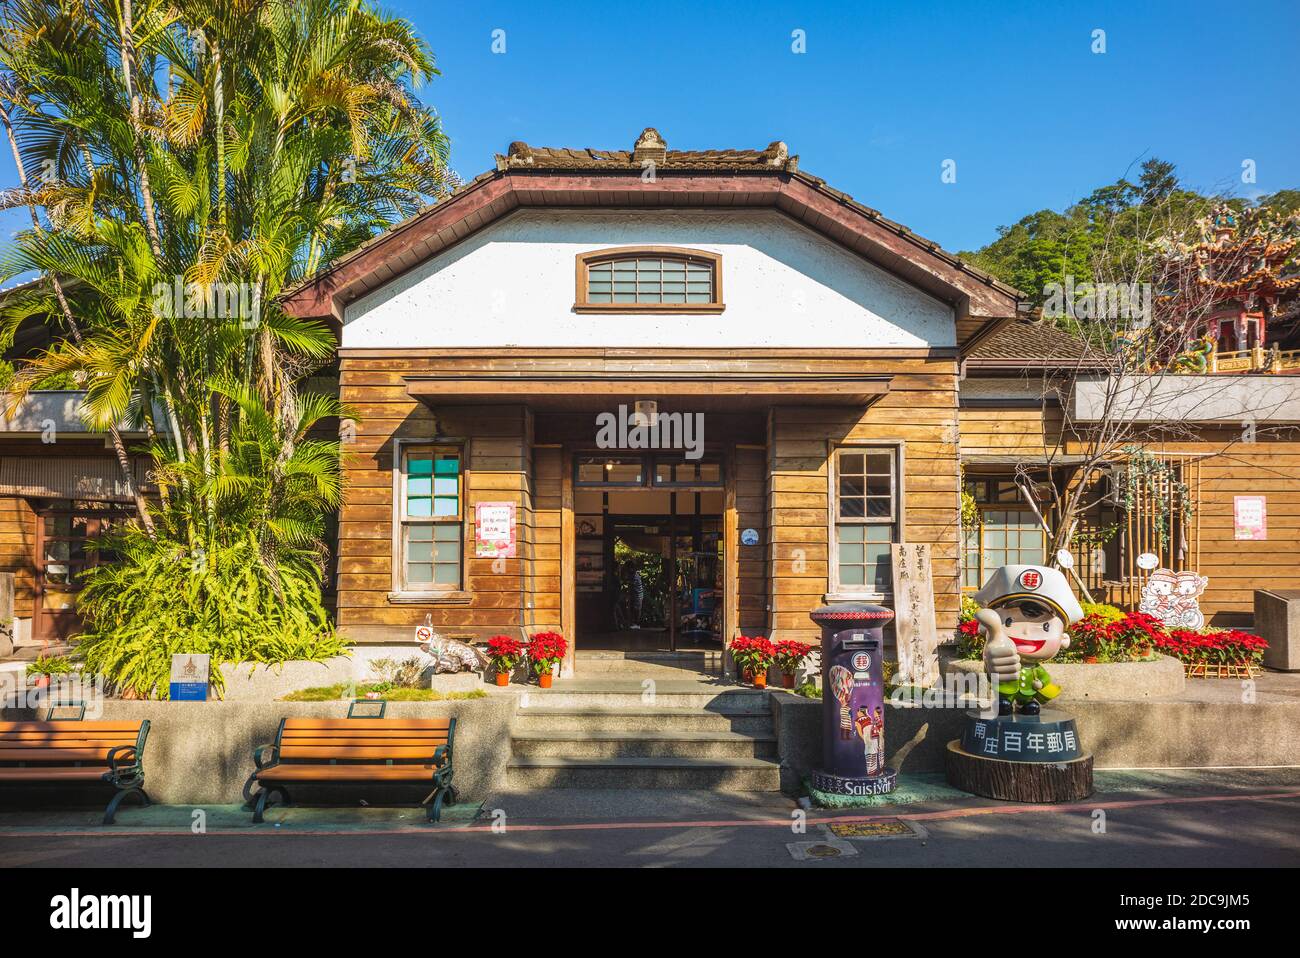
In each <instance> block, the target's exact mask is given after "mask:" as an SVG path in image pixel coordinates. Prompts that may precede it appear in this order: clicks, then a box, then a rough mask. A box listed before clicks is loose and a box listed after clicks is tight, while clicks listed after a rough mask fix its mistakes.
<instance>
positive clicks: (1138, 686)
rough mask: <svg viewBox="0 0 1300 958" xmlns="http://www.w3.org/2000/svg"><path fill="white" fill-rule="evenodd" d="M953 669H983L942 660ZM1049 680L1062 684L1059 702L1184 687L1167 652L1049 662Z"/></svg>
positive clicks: (1163, 693) (1152, 694)
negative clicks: (1132, 658)
mask: <svg viewBox="0 0 1300 958" xmlns="http://www.w3.org/2000/svg"><path fill="white" fill-rule="evenodd" d="M944 667H945V668H946V669H948V670H949V671H952V672H961V673H965V674H967V675H970V674H979V673H980V672H982V671H984V664H983V663H982V662H979V661H972V660H970V659H952V660H951V661H949V662H946V663H945V664H944ZM1047 671H1048V672H1050V673H1051V675H1052V681H1053V682H1055V683H1056V684H1058V685H1059V686H1061V695H1060V697H1059V698H1058V699H1056V701H1058V702H1076V701H1079V700H1081V699H1089V700H1093V701H1099V702H1107V701H1111V702H1115V701H1124V702H1133V701H1138V700H1141V699H1147V698H1165V697H1167V696H1172V695H1178V694H1179V693H1180V692H1182V691H1183V686H1184V685H1185V684H1186V678H1185V676H1184V675H1183V664H1182V663H1181V662H1179V661H1178V660H1177V659H1173V658H1170V657H1169V656H1167V655H1157V656H1156V658H1155V659H1154V660H1153V661H1151V662H1099V663H1097V664H1095V665H1086V664H1084V663H1082V662H1048V663H1047Z"/></svg>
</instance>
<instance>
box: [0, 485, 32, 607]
mask: <svg viewBox="0 0 1300 958" xmlns="http://www.w3.org/2000/svg"><path fill="white" fill-rule="evenodd" d="M35 548H36V513H34V512H33V511H32V507H31V506H30V505H29V504H28V502H27V500H26V499H17V498H11V497H6V498H3V499H0V572H12V573H13V574H14V617H15V618H17V619H30V618H31V617H32V609H33V605H34V602H35V597H36V592H35V588H36V566H35V564H34V561H33V559H34V557H33V550H34V549H35Z"/></svg>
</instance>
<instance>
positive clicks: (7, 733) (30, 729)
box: [0, 719, 149, 825]
mask: <svg viewBox="0 0 1300 958" xmlns="http://www.w3.org/2000/svg"><path fill="white" fill-rule="evenodd" d="M148 736H149V722H148V720H147V719H146V720H143V721H139V722H93V721H85V720H80V719H78V720H63V721H53V722H48V721H47V722H0V785H12V786H52V787H60V788H67V787H69V786H77V785H89V784H95V783H99V782H104V783H106V784H108V785H112V786H113V788H114V789H116V793H115V794H114V795H113V798H112V800H111V801H109V803H108V808H107V809H106V810H105V812H104V824H105V825H111V824H113V816H114V815H116V814H117V807H118V806H119V805H120V804H122V801H123V800H124V799H125V798H126V797H127V796H128V795H134V796H136V797H137V798H139V799H140V802H141V804H142V805H148V804H149V796H148V795H147V794H145V790H144V765H143V758H144V741H145V739H146V738H148Z"/></svg>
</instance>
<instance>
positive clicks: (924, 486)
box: [768, 359, 959, 640]
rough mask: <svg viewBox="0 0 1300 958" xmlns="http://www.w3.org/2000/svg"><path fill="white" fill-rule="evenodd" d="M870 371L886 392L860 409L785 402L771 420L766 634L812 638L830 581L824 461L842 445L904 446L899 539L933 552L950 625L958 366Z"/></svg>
mask: <svg viewBox="0 0 1300 958" xmlns="http://www.w3.org/2000/svg"><path fill="white" fill-rule="evenodd" d="M871 371H872V372H883V373H889V374H891V375H892V377H893V379H892V381H891V383H890V389H889V392H888V393H886V394H885V395H884V396H883V397H881V399H880V400H879V401H877V402H876V403H875V404H874V405H872V406H871V407H870V408H868V409H867V410H866V411H865V412H861V411H857V410H851V409H846V408H836V407H782V408H778V409H775V410H773V412H772V416H771V419H770V427H769V429H770V437H769V443H768V451H769V468H770V472H769V476H768V496H769V499H768V510H769V512H768V514H769V520H768V521H769V526H770V529H771V539H772V555H771V562H770V566H769V574H770V584H771V590H772V611H771V630H772V632H773V634H775V635H777V636H779V637H798V638H801V639H805V640H812V639H815V638H816V637H817V636H818V635H819V631H818V629H817V628H816V627H815V626H814V625H813V623H812V621H811V619H809V617H808V614H809V613H810V612H811V611H812V610H813V609H815V608H816V607H817V606H819V605H821V604H823V601H824V597H825V595H826V594H827V592H828V591H829V588H830V581H831V571H832V570H831V568H830V562H831V561H832V559H833V557H832V556H831V554H830V542H829V541H828V538H829V517H830V513H829V509H830V503H829V501H828V497H829V489H828V482H827V460H828V456H829V455H830V453H831V452H832V451H833V450H834V449H835V448H836V447H837V446H839V445H841V444H844V443H871V442H879V443H882V444H893V443H901V446H900V448H901V450H902V456H903V463H904V467H903V476H902V481H903V512H904V522H903V528H902V539H903V540H904V541H906V542H914V543H925V544H928V545H929V546H930V547H931V555H932V557H933V572H934V587H935V609H936V612H937V614H938V621H939V628H940V629H941V630H947V629H951V628H954V627H955V625H956V616H957V607H958V601H959V583H958V561H959V560H958V546H957V540H958V508H957V506H958V485H959V478H958V468H957V441H958V424H957V377H956V373H957V369H956V364H955V363H953V362H952V361H951V360H944V359H930V360H921V359H917V360H892V361H882V362H880V363H874V364H872V366H871Z"/></svg>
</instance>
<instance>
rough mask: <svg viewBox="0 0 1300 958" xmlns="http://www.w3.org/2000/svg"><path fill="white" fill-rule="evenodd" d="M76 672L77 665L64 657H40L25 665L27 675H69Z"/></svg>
mask: <svg viewBox="0 0 1300 958" xmlns="http://www.w3.org/2000/svg"><path fill="white" fill-rule="evenodd" d="M76 670H77V664H76V663H75V662H73V661H72V659H70V658H68V656H66V655H41V656H37V658H36V661H34V662H28V663H27V674H28V675H70V674H72V673H73V672H75V671H76Z"/></svg>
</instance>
